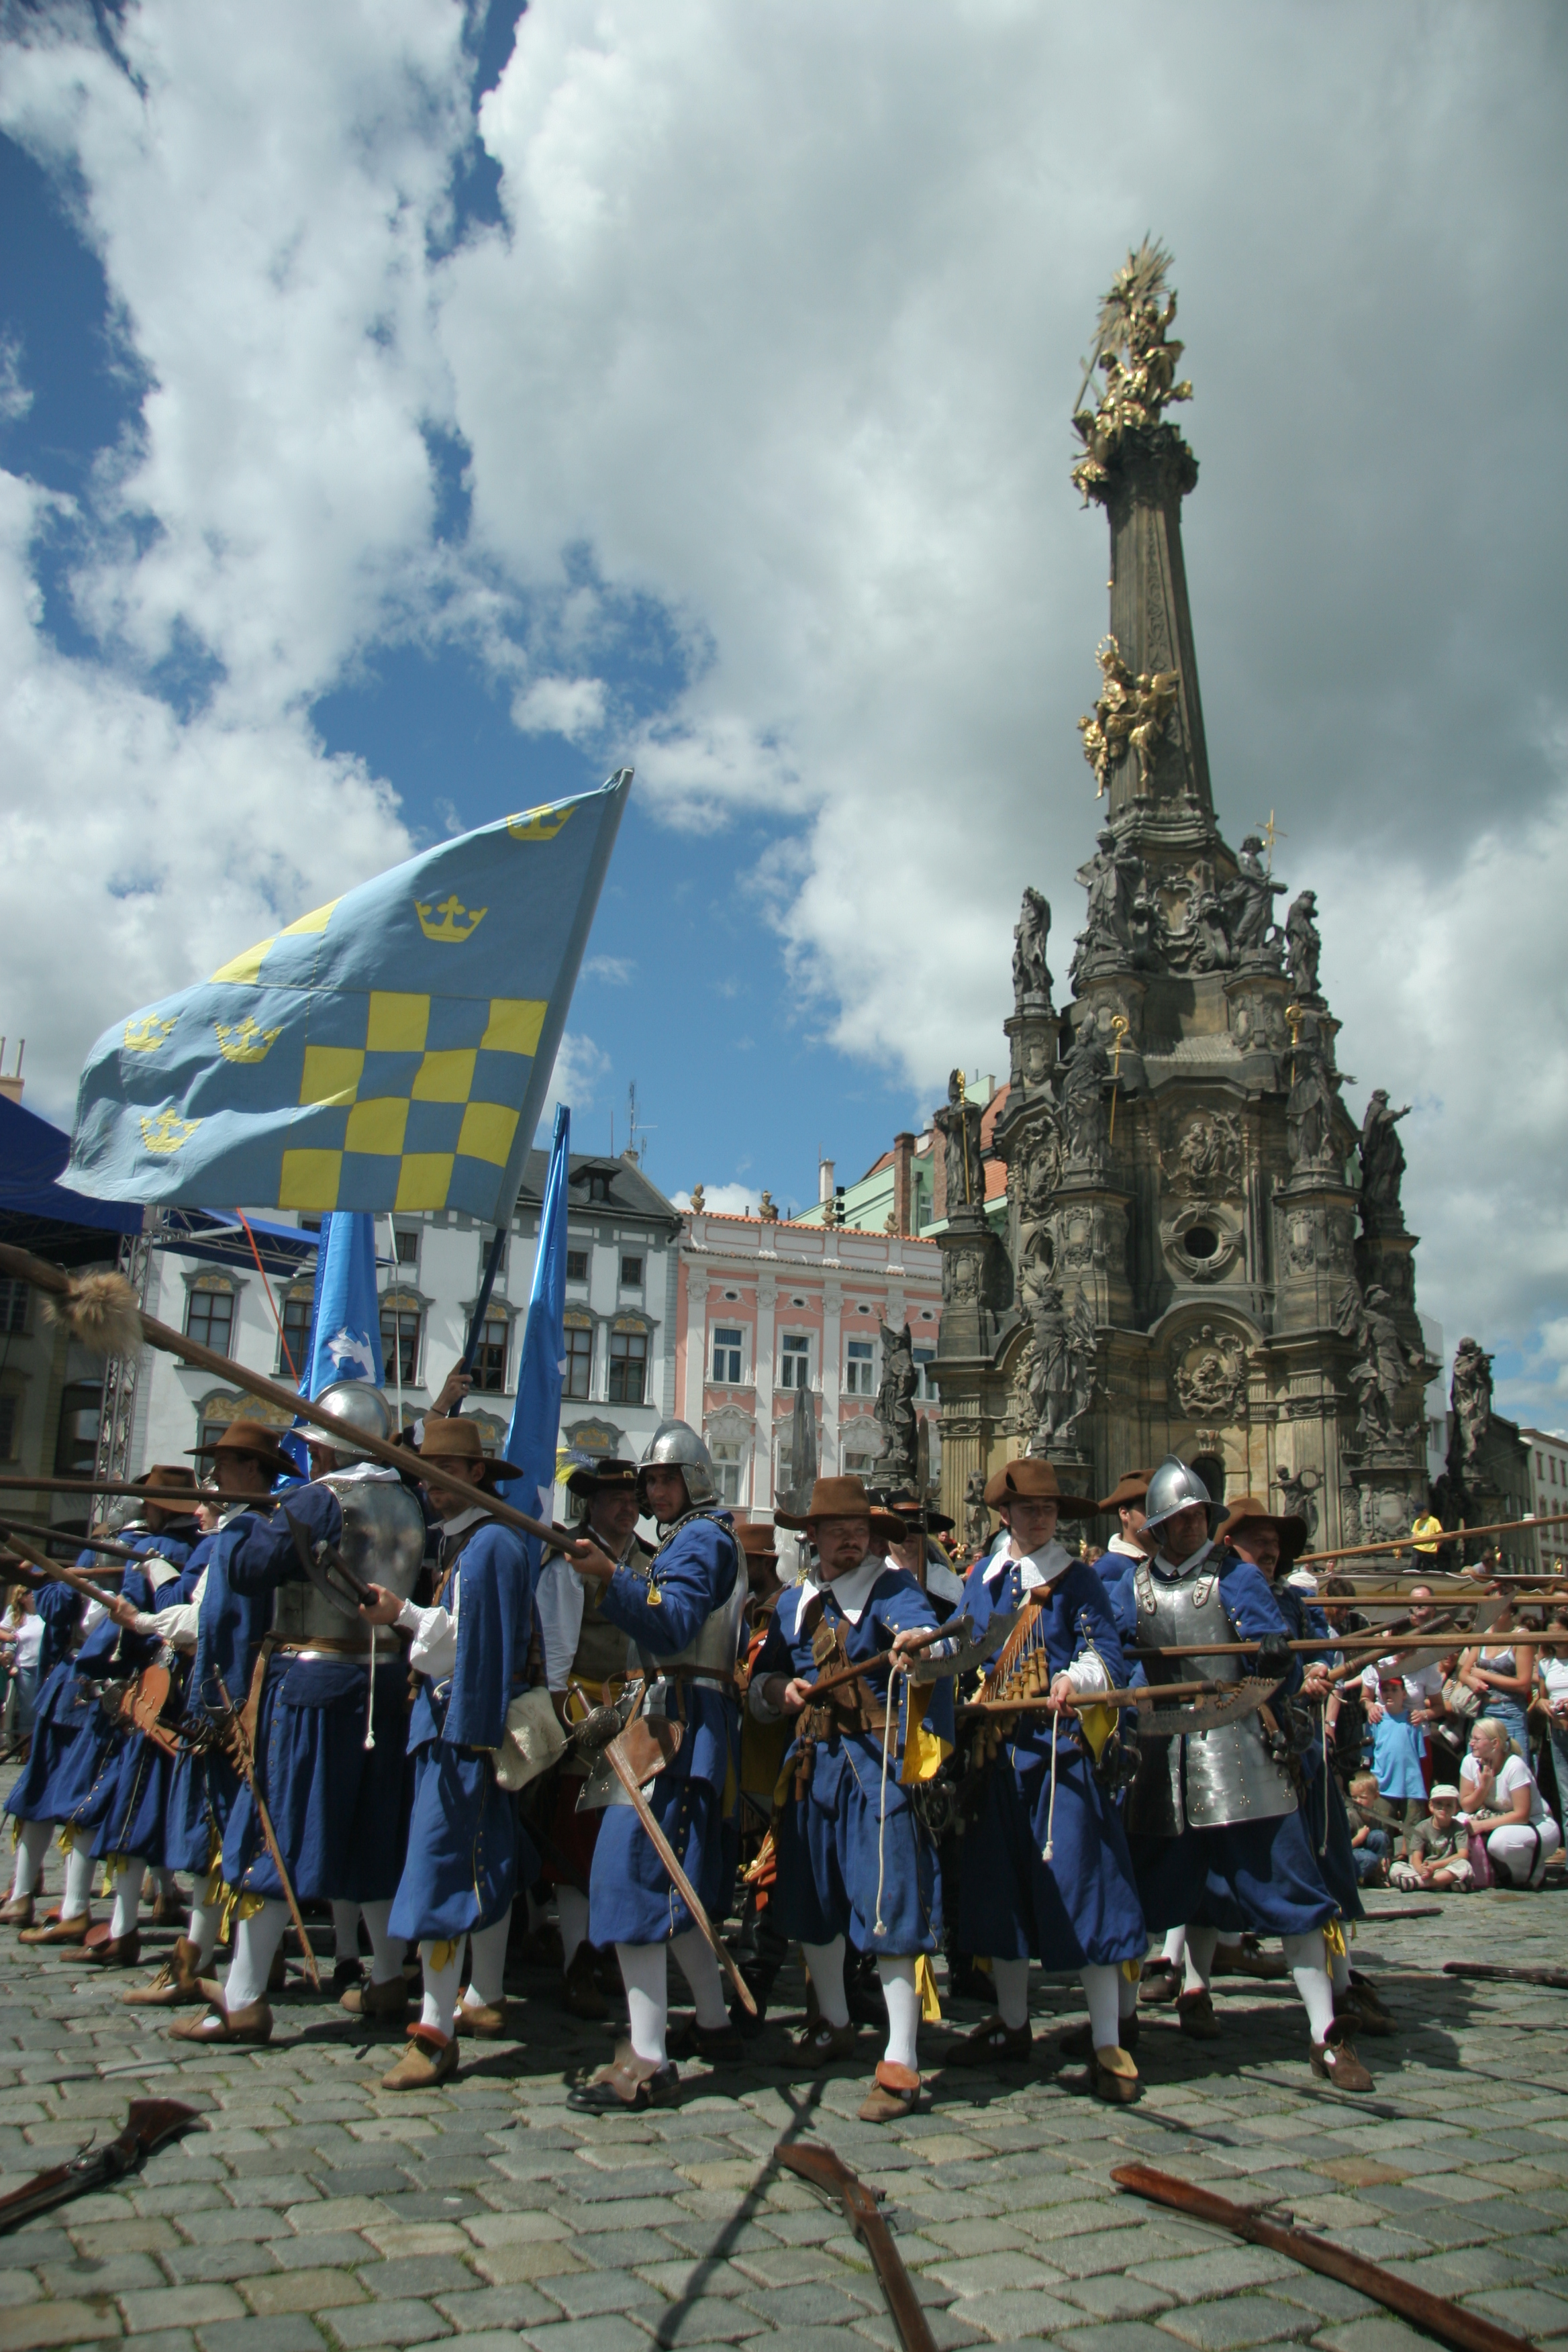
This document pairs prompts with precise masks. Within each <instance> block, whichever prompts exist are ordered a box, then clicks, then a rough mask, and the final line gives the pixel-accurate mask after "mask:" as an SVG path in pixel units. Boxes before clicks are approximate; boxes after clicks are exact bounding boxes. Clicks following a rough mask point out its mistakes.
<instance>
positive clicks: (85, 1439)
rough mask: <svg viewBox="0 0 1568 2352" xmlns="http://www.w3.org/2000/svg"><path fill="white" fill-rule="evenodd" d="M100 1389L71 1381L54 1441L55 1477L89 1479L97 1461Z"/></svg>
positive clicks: (94, 1383) (91, 1383)
mask: <svg viewBox="0 0 1568 2352" xmlns="http://www.w3.org/2000/svg"><path fill="white" fill-rule="evenodd" d="M102 1406H103V1389H102V1386H101V1384H100V1382H99V1381H71V1382H70V1383H69V1385H68V1387H67V1389H66V1391H65V1392H64V1394H63V1395H62V1396H61V1398H60V1426H59V1433H58V1436H57V1438H56V1439H55V1476H56V1477H57V1478H82V1477H90V1476H91V1475H92V1472H93V1468H94V1465H96V1463H97V1461H98V1417H99V1414H100V1412H101V1410H102Z"/></svg>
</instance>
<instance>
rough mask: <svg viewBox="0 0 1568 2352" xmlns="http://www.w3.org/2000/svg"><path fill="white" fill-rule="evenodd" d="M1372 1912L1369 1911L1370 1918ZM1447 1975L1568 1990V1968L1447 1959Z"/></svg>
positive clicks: (1445, 1968) (1444, 1971) (1444, 1964)
mask: <svg viewBox="0 0 1568 2352" xmlns="http://www.w3.org/2000/svg"><path fill="white" fill-rule="evenodd" d="M1367 1916H1368V1917H1369V1918H1370V1917H1371V1916H1373V1915H1372V1913H1370V1912H1369V1913H1368V1914H1367ZM1443 1974H1444V1975H1445V1976H1446V1977H1495V1978H1496V1979H1498V1980H1499V1982H1500V1983H1503V1984H1532V1985H1548V1986H1550V1988H1551V1990H1552V1991H1553V1992H1568V1969H1511V1968H1501V1967H1496V1968H1494V1967H1490V1966H1489V1965H1488V1964H1487V1963H1486V1962H1485V1961H1484V1960H1445V1961H1444V1963H1443Z"/></svg>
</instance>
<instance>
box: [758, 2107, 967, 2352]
mask: <svg viewBox="0 0 1568 2352" xmlns="http://www.w3.org/2000/svg"><path fill="white" fill-rule="evenodd" d="M773 2156H774V2158H775V2160H776V2161H777V2162H778V2163H780V2164H782V2165H784V2167H786V2168H787V2169H788V2170H789V2171H791V2172H795V2173H798V2174H799V2176H800V2178H801V2179H802V2180H809V2181H810V2183H811V2185H812V2187H813V2188H814V2189H819V2190H820V2191H821V2193H822V2194H823V2196H825V2197H833V2198H836V2199H837V2201H838V2203H839V2204H840V2205H842V2206H843V2208H844V2212H845V2216H846V2218H847V2221H848V2223H849V2227H850V2228H851V2229H852V2230H853V2231H854V2232H855V2235H856V2236H857V2237H858V2239H859V2241H860V2243H861V2244H862V2245H863V2246H864V2247H865V2249H866V2252H868V2254H869V2256H870V2258H871V2267H872V2269H873V2270H874V2271H875V2272H876V2273H877V2276H878V2278H879V2280H880V2282H881V2286H882V2293H883V2294H885V2295H886V2296H887V2298H888V2310H889V2315H890V2316H891V2319H892V2322H893V2326H895V2327H896V2328H897V2329H898V2331H899V2340H900V2343H901V2344H902V2346H903V2347H904V2352H936V2338H935V2336H933V2335H932V2334H931V2326H930V2323H929V2322H928V2320H927V2318H926V2315H925V2313H924V2311H923V2310H922V2309H921V2301H920V2297H919V2295H917V2294H916V2293H915V2287H914V2281H913V2280H912V2279H911V2278H910V2274H909V2273H908V2271H907V2270H906V2269H905V2268H904V2264H903V2257H902V2256H901V2255H900V2252H899V2250H898V2248H897V2246H895V2245H894V2243H893V2233H892V2231H890V2230H889V2227H888V2225H887V2223H886V2221H883V2219H882V2216H881V2215H880V2213H879V2212H878V2210H877V2198H878V2195H879V2193H880V2192H879V2191H878V2190H874V2189H868V2188H867V2186H866V2184H865V2182H864V2181H863V2180H858V2179H856V2177H855V2175H854V2174H853V2173H852V2172H851V2171H850V2169H849V2168H848V2166H847V2164H845V2163H843V2162H842V2161H841V2159H840V2158H838V2157H837V2156H835V2155H834V2153H833V2150H832V2149H831V2148H830V2147H823V2146H822V2145H821V2143H820V2142H819V2141H817V2140H809V2139H803V2140H799V2141H795V2142H792V2141H789V2140H783V2139H781V2140H780V2142H779V2144H778V2146H777V2147H775V2148H774V2150H773Z"/></svg>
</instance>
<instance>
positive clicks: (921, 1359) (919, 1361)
mask: <svg viewBox="0 0 1568 2352" xmlns="http://www.w3.org/2000/svg"><path fill="white" fill-rule="evenodd" d="M914 1357H915V1394H916V1396H917V1397H918V1398H919V1399H920V1401H921V1403H922V1404H924V1403H926V1402H929V1401H930V1399H931V1381H929V1379H928V1378H927V1376H926V1367H927V1365H928V1364H934V1363H935V1361H936V1349H934V1348H917V1349H915V1351H914Z"/></svg>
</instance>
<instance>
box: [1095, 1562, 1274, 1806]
mask: <svg viewBox="0 0 1568 2352" xmlns="http://www.w3.org/2000/svg"><path fill="white" fill-rule="evenodd" d="M1212 1558H1213V1555H1212V1554H1210V1555H1209V1558H1208V1559H1205V1561H1204V1562H1203V1563H1202V1564H1201V1566H1200V1567H1199V1569H1198V1570H1196V1571H1195V1572H1194V1574H1193V1575H1191V1576H1184V1577H1181V1578H1175V1579H1169V1580H1167V1579H1166V1578H1164V1577H1159V1576H1155V1575H1154V1574H1153V1572H1152V1570H1151V1569H1150V1568H1149V1566H1148V1564H1147V1562H1145V1563H1143V1564H1142V1565H1141V1566H1140V1567H1138V1568H1137V1569H1135V1570H1133V1590H1134V1591H1135V1593H1136V1595H1137V1599H1138V1633H1137V1639H1138V1642H1139V1643H1140V1644H1141V1645H1143V1646H1152V1645H1160V1646H1164V1645H1171V1646H1175V1647H1186V1646H1189V1645H1191V1644H1194V1643H1200V1642H1204V1641H1211V1642H1214V1643H1226V1642H1234V1641H1235V1639H1236V1633H1235V1631H1234V1629H1233V1627H1232V1625H1231V1622H1230V1619H1229V1616H1228V1615H1227V1613H1226V1607H1225V1602H1224V1601H1223V1600H1222V1598H1221V1595H1220V1580H1219V1578H1218V1576H1217V1574H1216V1573H1215V1570H1214V1569H1213V1567H1212V1566H1211V1565H1210V1564H1209V1562H1210V1560H1211V1559H1212ZM1145 1665H1146V1668H1147V1671H1148V1675H1149V1680H1150V1681H1151V1682H1152V1683H1162V1682H1167V1683H1168V1682H1199V1681H1204V1682H1224V1683H1228V1682H1237V1681H1239V1680H1240V1679H1241V1676H1242V1674H1243V1672H1244V1670H1245V1668H1246V1665H1247V1661H1246V1660H1245V1659H1243V1658H1236V1657H1225V1656H1222V1655H1215V1656H1208V1657H1205V1656H1203V1655H1202V1654H1200V1655H1199V1656H1197V1657H1194V1658H1150V1659H1147V1660H1146V1661H1145ZM1295 1810H1296V1792H1295V1790H1293V1789H1292V1788H1291V1786H1290V1779H1289V1773H1288V1772H1287V1771H1286V1770H1285V1769H1284V1767H1283V1766H1282V1765H1279V1764H1277V1763H1276V1762H1275V1760H1274V1759H1273V1757H1272V1756H1271V1755H1270V1754H1269V1752H1268V1743H1267V1741H1266V1740H1265V1738H1264V1736H1263V1727H1262V1724H1261V1723H1260V1721H1259V1720H1258V1717H1257V1716H1256V1715H1249V1716H1245V1717H1242V1718H1241V1720H1240V1721H1239V1722H1236V1723H1226V1724H1222V1725H1220V1726H1219V1727H1218V1728H1217V1729H1215V1730H1214V1731H1198V1732H1189V1733H1188V1734H1187V1735H1186V1737H1185V1738H1179V1739H1148V1740H1145V1741H1144V1742H1143V1743H1142V1757H1141V1759H1140V1762H1139V1767H1138V1777H1137V1779H1136V1780H1134V1782H1133V1784H1132V1793H1131V1797H1130V1799H1129V1801H1128V1809H1127V1826H1128V1828H1129V1830H1130V1831H1132V1832H1135V1833H1137V1834H1139V1835H1142V1836H1145V1837H1178V1836H1179V1835H1180V1834H1181V1832H1182V1831H1183V1830H1184V1829H1195V1830H1206V1829H1223V1828H1225V1827H1226V1826H1227V1825H1228V1824H1230V1823H1231V1822H1263V1821H1277V1820H1278V1819H1279V1817H1280V1816H1281V1815H1282V1814H1285V1813H1293V1812H1294V1811H1295Z"/></svg>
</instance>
